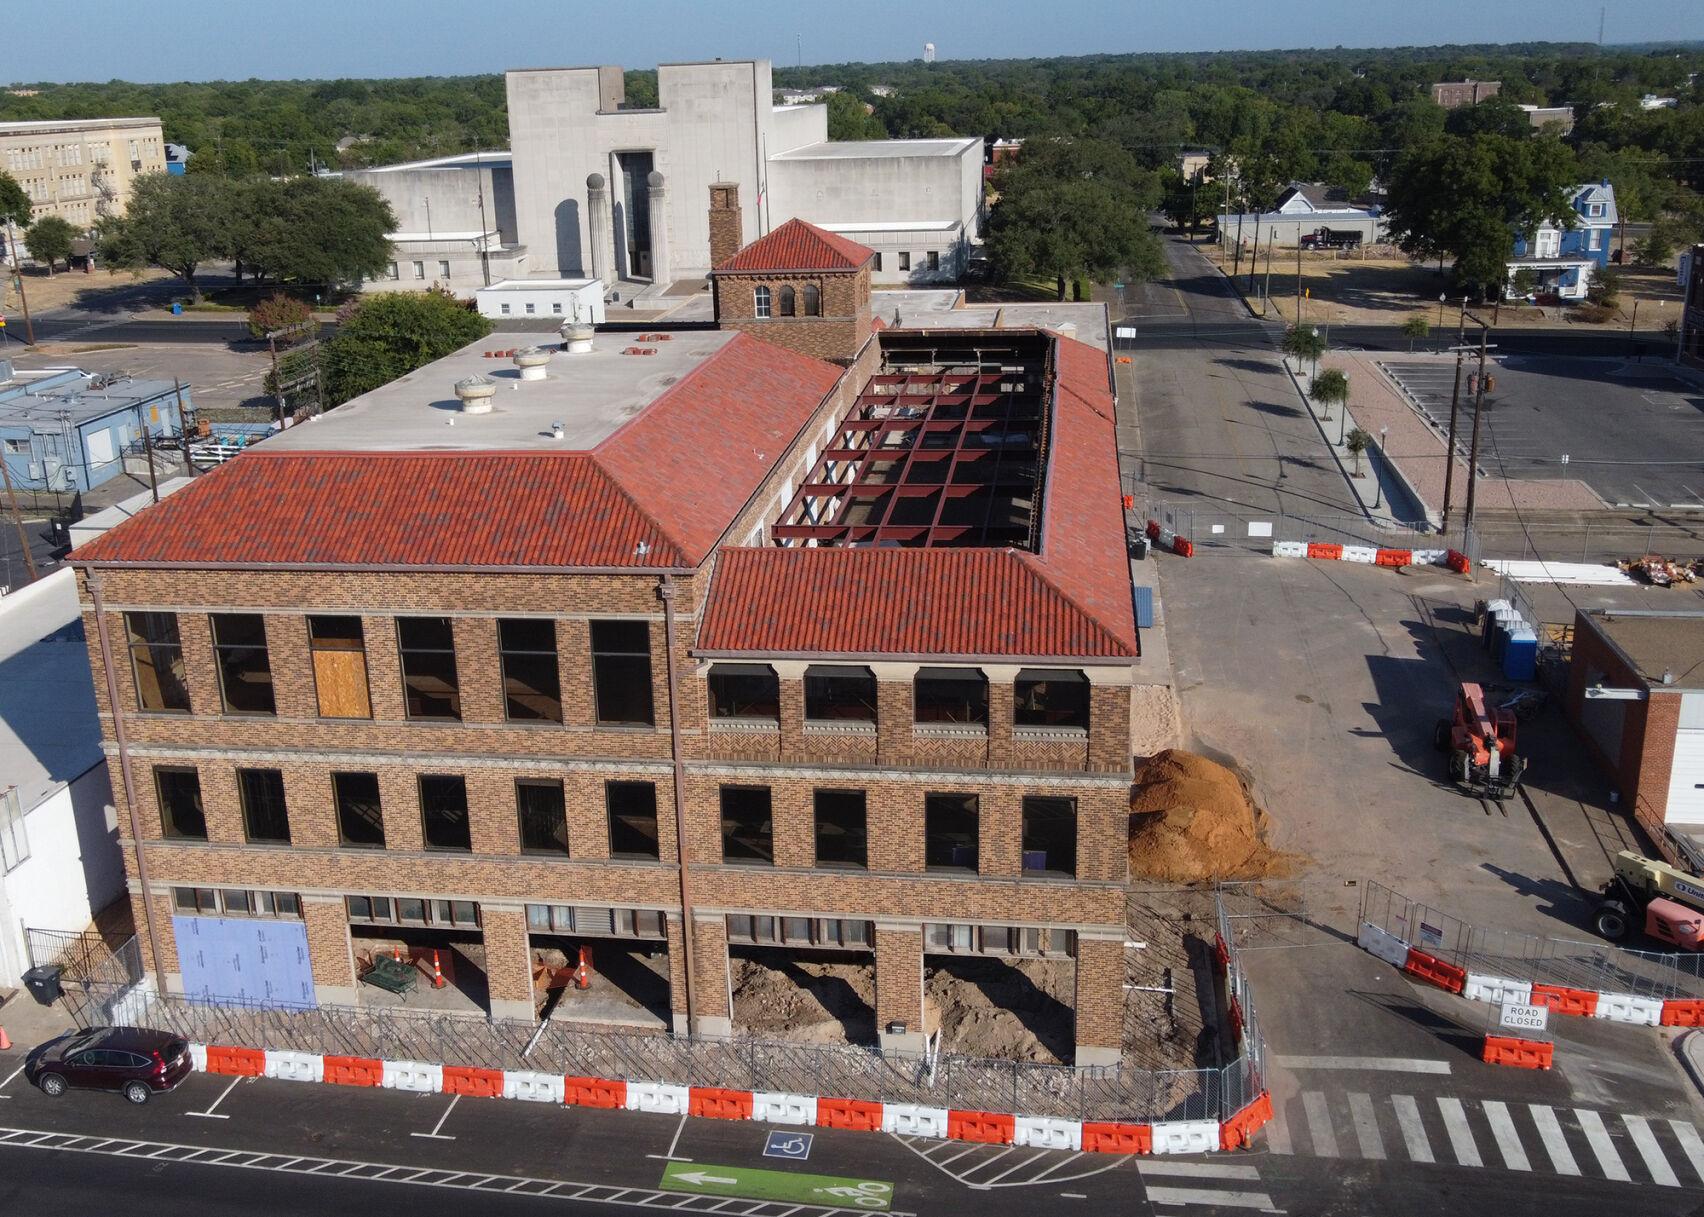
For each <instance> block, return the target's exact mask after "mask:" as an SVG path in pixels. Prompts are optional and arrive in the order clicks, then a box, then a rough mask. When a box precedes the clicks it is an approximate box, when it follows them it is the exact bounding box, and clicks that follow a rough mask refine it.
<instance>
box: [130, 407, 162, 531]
mask: <svg viewBox="0 0 1704 1217" xmlns="http://www.w3.org/2000/svg"><path fill="white" fill-rule="evenodd" d="M136 415H137V417H136V421H137V422H139V423H141V424H142V426H141V431H142V454H143V455H144V456H146V457H147V458H148V490H149V492H150V493H151V494H153V496H154V505H155V506H156V507H158V506H159V504H160V479H159V478H158V477H157V476H156V475H155V473H154V437H153V436H151V435H149V434H148V422H147V420H146V419H144V418H143V417H142V411H141V409H140V408H138V410H137V411H136Z"/></svg>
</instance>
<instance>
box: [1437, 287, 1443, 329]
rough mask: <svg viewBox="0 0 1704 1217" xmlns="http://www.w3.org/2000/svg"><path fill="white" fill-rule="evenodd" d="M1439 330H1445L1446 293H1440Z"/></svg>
mask: <svg viewBox="0 0 1704 1217" xmlns="http://www.w3.org/2000/svg"><path fill="white" fill-rule="evenodd" d="M1438 328H1439V329H1440V330H1441V329H1443V328H1444V293H1443V292H1439V293H1438Z"/></svg>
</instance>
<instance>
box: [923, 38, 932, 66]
mask: <svg viewBox="0 0 1704 1217" xmlns="http://www.w3.org/2000/svg"><path fill="white" fill-rule="evenodd" d="M923 62H924V63H934V62H935V44H934V43H932V42H925V43H924V44H923Z"/></svg>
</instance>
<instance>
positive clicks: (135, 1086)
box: [24, 1027, 195, 1103]
mask: <svg viewBox="0 0 1704 1217" xmlns="http://www.w3.org/2000/svg"><path fill="white" fill-rule="evenodd" d="M194 1067H195V1066H194V1063H193V1062H192V1061H191V1060H190V1058H189V1044H188V1043H186V1042H185V1041H184V1040H183V1039H182V1038H181V1037H179V1036H176V1035H173V1034H171V1033H170V1032H168V1031H151V1030H149V1029H148V1028H146V1027H90V1028H89V1029H88V1030H87V1031H78V1032H75V1033H73V1034H71V1035H62V1036H60V1037H59V1038H58V1039H56V1040H49V1041H48V1042H47V1043H45V1044H41V1045H38V1046H37V1047H36V1048H35V1049H34V1050H33V1051H31V1053H30V1054H29V1057H28V1058H27V1059H26V1060H25V1061H24V1077H25V1078H26V1079H27V1080H28V1081H30V1082H31V1083H32V1084H34V1085H36V1086H39V1087H41V1090H42V1093H43V1094H47V1095H53V1096H58V1095H62V1094H64V1093H65V1092H66V1091H67V1090H69V1089H71V1088H72V1087H73V1086H76V1087H80V1088H82V1089H85V1090H116V1091H118V1092H119V1093H121V1094H122V1095H124V1097H125V1098H127V1099H129V1100H130V1101H131V1102H132V1103H146V1102H147V1101H148V1098H149V1096H150V1095H152V1094H153V1093H154V1092H155V1091H159V1092H161V1093H164V1092H165V1091H168V1090H170V1089H172V1087H174V1086H176V1085H177V1084H178V1083H179V1082H181V1081H183V1080H184V1078H186V1077H188V1076H189V1074H190V1071H191V1070H192V1069H193V1068H194Z"/></svg>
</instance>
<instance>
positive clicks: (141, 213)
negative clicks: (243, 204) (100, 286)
mask: <svg viewBox="0 0 1704 1217" xmlns="http://www.w3.org/2000/svg"><path fill="white" fill-rule="evenodd" d="M233 201H234V196H233V194H232V191H231V190H230V189H229V187H228V186H227V184H226V183H225V182H224V181H223V180H222V179H219V178H211V177H187V176H186V177H174V176H173V175H171V174H168V173H145V174H143V175H142V176H141V177H139V178H137V179H136V180H135V181H134V182H132V183H131V186H130V201H129V203H128V204H126V206H125V211H124V215H123V216H122V217H109V218H108V219H107V220H106V221H105V223H104V225H103V227H102V230H101V239H100V245H99V251H100V256H101V258H102V260H103V261H106V262H110V263H111V264H112V265H114V266H123V267H128V268H130V269H133V270H139V269H141V268H142V267H144V266H158V267H161V268H163V269H165V270H168V271H170V272H171V273H172V274H174V275H176V276H177V277H178V278H179V279H182V280H183V283H184V286H185V287H186V288H187V289H188V290H189V293H190V298H191V300H193V301H195V302H197V303H199V302H200V300H201V286H200V284H199V283H198V282H197V281H196V273H197V272H198V271H199V270H200V269H201V265H202V263H204V262H210V261H213V260H214V259H217V258H221V257H227V256H229V255H228V250H229V248H230V243H229V239H228V233H229V231H230V229H231V227H232V225H233V223H234V222H235V214H234V212H233V210H232V203H233Z"/></svg>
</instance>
